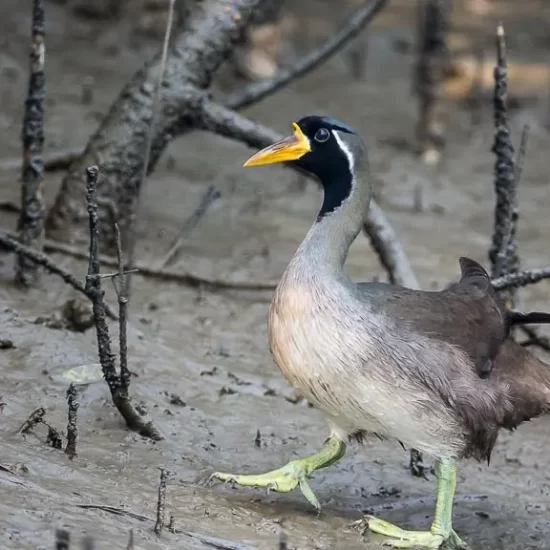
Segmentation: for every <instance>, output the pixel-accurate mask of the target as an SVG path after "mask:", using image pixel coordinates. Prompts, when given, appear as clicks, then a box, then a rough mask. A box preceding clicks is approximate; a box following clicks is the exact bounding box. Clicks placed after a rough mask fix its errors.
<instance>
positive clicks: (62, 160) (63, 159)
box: [0, 147, 84, 172]
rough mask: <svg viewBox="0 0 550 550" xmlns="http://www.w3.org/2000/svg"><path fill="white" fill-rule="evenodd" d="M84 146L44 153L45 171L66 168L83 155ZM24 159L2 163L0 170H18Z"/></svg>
mask: <svg viewBox="0 0 550 550" xmlns="http://www.w3.org/2000/svg"><path fill="white" fill-rule="evenodd" d="M83 150H84V147H79V148H74V149H66V150H61V151H50V152H48V153H43V155H42V158H43V160H44V172H55V171H56V170H66V169H67V168H68V167H69V166H70V165H71V164H72V163H73V162H74V161H75V160H76V159H77V158H79V157H80V156H81V155H82V151H83ZM22 165H23V161H22V160H21V159H9V160H6V161H4V162H1V163H0V170H18V169H21V167H22Z"/></svg>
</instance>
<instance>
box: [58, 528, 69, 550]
mask: <svg viewBox="0 0 550 550" xmlns="http://www.w3.org/2000/svg"><path fill="white" fill-rule="evenodd" d="M70 545H71V534H70V533H69V531H66V530H65V529H56V530H55V550H69V548H70Z"/></svg>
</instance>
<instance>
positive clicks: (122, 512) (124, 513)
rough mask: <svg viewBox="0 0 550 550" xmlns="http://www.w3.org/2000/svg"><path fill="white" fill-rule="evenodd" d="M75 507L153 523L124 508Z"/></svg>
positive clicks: (97, 505) (79, 505)
mask: <svg viewBox="0 0 550 550" xmlns="http://www.w3.org/2000/svg"><path fill="white" fill-rule="evenodd" d="M75 506H76V507H77V508H82V509H83V510H102V511H103V512H108V513H109V514H114V515H115V516H127V517H129V518H132V519H136V520H138V521H153V520H151V519H150V518H148V517H146V516H142V515H141V514H136V513H135V512H130V511H129V510H125V509H124V508H117V507H116V506H108V505H106V504H76V505H75Z"/></svg>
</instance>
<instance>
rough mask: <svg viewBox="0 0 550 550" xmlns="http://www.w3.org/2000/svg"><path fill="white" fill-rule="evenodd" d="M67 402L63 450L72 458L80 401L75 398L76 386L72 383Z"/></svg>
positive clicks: (74, 450) (74, 449) (74, 453)
mask: <svg viewBox="0 0 550 550" xmlns="http://www.w3.org/2000/svg"><path fill="white" fill-rule="evenodd" d="M67 403H68V405H69V414H68V420H67V446H66V447H65V452H66V453H67V455H68V456H69V458H70V459H71V460H72V459H73V458H74V457H75V456H76V438H77V437H78V428H77V426H76V422H77V414H78V407H80V403H78V401H77V400H76V387H75V385H74V384H72V383H71V384H70V386H69V389H68V390H67Z"/></svg>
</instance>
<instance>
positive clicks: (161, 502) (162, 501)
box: [155, 468, 168, 535]
mask: <svg viewBox="0 0 550 550" xmlns="http://www.w3.org/2000/svg"><path fill="white" fill-rule="evenodd" d="M167 479H168V474H167V472H166V470H165V469H164V468H160V482H159V488H158V498H157V521H156V522H155V533H156V534H157V535H160V533H161V532H162V529H163V528H164V522H165V519H166V480H167Z"/></svg>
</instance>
